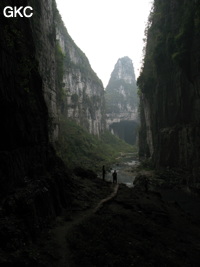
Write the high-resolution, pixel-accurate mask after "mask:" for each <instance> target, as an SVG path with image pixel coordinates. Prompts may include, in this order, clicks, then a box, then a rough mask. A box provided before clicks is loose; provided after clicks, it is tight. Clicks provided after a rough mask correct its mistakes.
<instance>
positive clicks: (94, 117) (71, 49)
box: [56, 20, 105, 135]
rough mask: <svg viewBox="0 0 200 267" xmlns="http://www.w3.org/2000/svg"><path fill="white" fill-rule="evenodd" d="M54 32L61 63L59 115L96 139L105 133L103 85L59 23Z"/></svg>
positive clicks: (58, 22)
mask: <svg viewBox="0 0 200 267" xmlns="http://www.w3.org/2000/svg"><path fill="white" fill-rule="evenodd" d="M56 32H57V35H56V38H57V43H58V46H60V49H61V51H62V53H63V63H64V69H63V81H62V89H61V90H62V91H63V95H62V99H61V102H62V103H61V109H60V112H61V113H62V114H63V115H64V116H65V117H66V118H71V119H73V120H75V121H76V122H77V123H78V124H79V125H81V126H82V127H84V128H85V129H87V130H88V131H89V132H90V133H92V134H95V135H99V134H100V133H102V132H103V131H104V130H105V115H104V114H105V104H104V102H105V101H104V88H103V84H102V82H101V80H100V79H99V78H98V77H97V75H96V73H94V71H93V70H92V68H91V66H90V63H89V61H88V59H87V57H86V56H85V54H84V53H83V52H82V51H81V50H80V49H79V48H78V47H77V46H76V44H75V43H74V42H73V40H72V39H71V37H70V36H69V34H68V33H67V30H66V29H65V27H64V26H63V24H62V22H61V21H59V20H57V25H56Z"/></svg>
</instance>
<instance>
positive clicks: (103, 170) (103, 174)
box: [102, 165, 106, 181]
mask: <svg viewBox="0 0 200 267" xmlns="http://www.w3.org/2000/svg"><path fill="white" fill-rule="evenodd" d="M105 175H106V170H105V166H104V165H103V167H102V178H103V181H104V180H105Z"/></svg>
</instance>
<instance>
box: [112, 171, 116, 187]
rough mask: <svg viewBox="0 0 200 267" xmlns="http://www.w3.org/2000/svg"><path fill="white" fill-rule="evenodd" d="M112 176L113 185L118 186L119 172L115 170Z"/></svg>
mask: <svg viewBox="0 0 200 267" xmlns="http://www.w3.org/2000/svg"><path fill="white" fill-rule="evenodd" d="M112 176H113V184H114V183H116V184H117V172H116V170H114V172H113V174H112Z"/></svg>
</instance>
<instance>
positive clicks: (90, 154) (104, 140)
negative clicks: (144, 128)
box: [57, 119, 136, 171]
mask: <svg viewBox="0 0 200 267" xmlns="http://www.w3.org/2000/svg"><path fill="white" fill-rule="evenodd" d="M60 130H61V135H60V139H59V141H58V143H57V151H58V154H59V156H60V157H61V158H62V159H63V160H64V161H65V163H67V165H68V166H69V167H70V168H74V167H75V166H81V167H84V168H89V169H93V170H95V171H97V170H101V167H102V165H104V164H105V165H107V166H108V165H111V164H113V163H116V161H117V160H116V158H117V157H118V156H119V155H120V153H121V152H134V151H136V148H135V147H133V146H131V145H128V144H127V143H125V142H124V141H122V140H120V139H119V138H117V137H116V136H114V135H112V134H111V133H110V132H105V133H104V134H102V135H101V137H100V138H98V137H97V136H94V135H91V134H89V133H88V132H87V131H86V130H84V129H83V128H82V127H80V126H78V125H77V124H76V123H75V122H73V121H71V120H68V121H66V120H65V119H64V121H63V123H62V124H61V129H60Z"/></svg>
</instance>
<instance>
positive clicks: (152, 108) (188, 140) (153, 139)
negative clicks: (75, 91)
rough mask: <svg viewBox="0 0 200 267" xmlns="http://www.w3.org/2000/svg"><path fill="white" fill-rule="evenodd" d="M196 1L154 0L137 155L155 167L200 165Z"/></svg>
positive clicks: (198, 11)
mask: <svg viewBox="0 0 200 267" xmlns="http://www.w3.org/2000/svg"><path fill="white" fill-rule="evenodd" d="M199 14H200V6H199V1H194V0H192V1H182V2H180V1H178V0H170V1H165V2H164V1H161V0H156V1H155V3H154V9H153V12H152V14H151V16H150V21H149V28H148V34H147V46H146V55H145V59H144V67H143V71H142V73H141V75H140V77H139V79H138V85H139V87H140V90H141V99H140V100H141V110H140V114H141V130H140V156H141V157H150V158H151V159H152V161H153V163H154V164H155V165H156V166H158V167H161V166H162V167H163V166H169V167H180V168H185V169H189V170H191V171H192V172H191V173H192V174H193V181H196V179H197V177H198V176H199V175H198V174H199V171H200V169H199V166H200V138H199V136H200V127H199V125H200V124H199V123H200V67H199V63H200V52H199V45H200V36H199V26H200V17H199Z"/></svg>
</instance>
